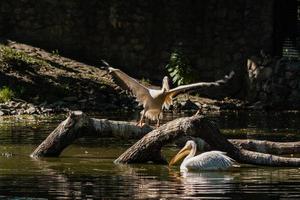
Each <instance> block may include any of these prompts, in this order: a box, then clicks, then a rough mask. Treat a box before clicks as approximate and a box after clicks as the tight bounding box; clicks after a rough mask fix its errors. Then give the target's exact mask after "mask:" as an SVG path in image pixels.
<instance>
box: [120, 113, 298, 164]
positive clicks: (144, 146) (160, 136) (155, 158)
mask: <svg viewBox="0 0 300 200" xmlns="http://www.w3.org/2000/svg"><path fill="white" fill-rule="evenodd" d="M182 136H192V137H200V138H202V139H203V140H204V141H205V142H207V143H208V144H209V145H210V147H211V148H213V149H216V150H220V151H225V152H227V154H228V155H229V156H230V157H232V158H233V159H235V160H236V161H238V162H241V163H248V164H255V165H265V166H300V158H287V157H280V156H275V155H272V154H264V153H259V152H254V151H249V150H245V149H242V148H238V147H237V146H235V145H233V144H232V143H230V142H229V141H228V140H227V139H226V138H225V137H224V135H222V134H221V133H220V130H219V128H218V127H217V125H216V124H215V123H213V122H212V121H211V120H209V119H208V118H206V117H204V116H193V117H185V118H179V119H176V120H173V121H171V122H168V123H166V124H164V125H163V126H161V127H159V128H158V129H155V130H153V131H151V132H150V133H148V134H147V135H145V136H144V137H143V138H142V139H140V140H139V141H137V142H136V143H135V144H134V145H133V146H131V147H130V148H129V149H127V150H126V151H125V152H124V153H123V154H122V155H121V156H120V157H119V158H117V159H116V160H115V163H141V162H149V161H151V162H155V163H166V159H165V158H164V157H163V155H161V148H162V146H164V145H166V144H167V143H169V142H171V141H173V140H175V139H177V138H179V137H182Z"/></svg>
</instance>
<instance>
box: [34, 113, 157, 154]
mask: <svg viewBox="0 0 300 200" xmlns="http://www.w3.org/2000/svg"><path fill="white" fill-rule="evenodd" d="M151 130H152V128H151V127H150V126H147V125H145V126H143V128H140V127H137V126H135V124H134V123H129V122H122V121H112V120H107V119H94V118H89V117H88V116H86V115H85V114H83V113H82V112H81V111H75V112H71V113H70V114H69V116H68V117H67V119H66V120H64V121H63V122H61V123H60V124H59V125H58V127H57V128H56V129H55V130H54V131H52V133H50V134H49V136H48V137H47V138H46V139H45V140H44V141H43V142H42V143H41V144H40V145H39V146H38V147H37V148H36V149H35V150H34V151H33V153H32V154H31V157H57V156H59V155H60V154H61V152H62V151H63V150H64V149H65V148H66V147H67V146H69V145H70V144H72V143H73V142H74V141H75V140H76V139H78V138H81V137H86V136H95V137H117V138H123V139H131V138H135V139H136V138H141V137H142V136H143V135H145V134H146V133H148V132H149V131H151Z"/></svg>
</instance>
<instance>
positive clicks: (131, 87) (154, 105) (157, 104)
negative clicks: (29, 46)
mask: <svg viewBox="0 0 300 200" xmlns="http://www.w3.org/2000/svg"><path fill="white" fill-rule="evenodd" d="M102 62H103V63H104V64H105V65H106V66H107V67H108V70H109V73H110V74H111V75H112V76H113V78H114V80H115V82H116V84H117V85H118V86H120V87H121V88H122V89H124V90H127V91H130V92H131V93H132V94H133V96H135V97H136V100H137V101H138V102H139V105H143V108H144V110H142V111H141V118H140V120H139V122H138V123H137V125H139V126H142V125H143V120H144V117H146V118H148V119H151V120H157V124H156V126H157V127H158V126H159V119H160V114H161V111H162V109H163V107H165V108H169V106H170V105H172V103H173V101H172V98H173V97H175V96H176V95H178V94H179V93H182V92H185V91H187V90H191V89H195V88H198V87H210V86H219V85H222V84H224V83H226V82H227V81H228V80H229V79H231V78H232V77H233V75H234V72H233V71H232V72H231V73H230V75H229V76H225V78H224V79H222V80H218V81H216V82H199V83H194V84H189V85H181V86H178V87H176V88H173V89H170V87H169V79H168V77H167V76H165V77H164V79H163V81H162V87H161V89H150V88H148V87H146V86H144V85H142V84H141V83H139V82H138V81H137V80H136V79H134V78H132V77H130V76H128V75H127V74H126V73H124V72H122V71H121V70H120V69H116V68H113V67H111V66H110V65H109V64H108V63H107V62H105V61H103V60H102Z"/></svg>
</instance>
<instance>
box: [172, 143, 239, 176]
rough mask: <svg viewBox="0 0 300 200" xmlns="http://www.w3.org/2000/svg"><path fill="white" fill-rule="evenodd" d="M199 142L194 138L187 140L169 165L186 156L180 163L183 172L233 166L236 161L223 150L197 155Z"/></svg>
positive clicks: (222, 168) (221, 168)
mask: <svg viewBox="0 0 300 200" xmlns="http://www.w3.org/2000/svg"><path fill="white" fill-rule="evenodd" d="M196 151H197V144H196V143H195V142H194V141H193V140H189V141H187V142H186V144H185V146H184V147H183V148H182V149H181V150H180V151H179V152H178V153H177V154H176V155H175V156H174V157H173V158H172V159H171V161H170V162H169V166H171V165H174V164H175V163H177V162H178V161H179V160H180V159H181V158H183V157H185V156H186V157H185V158H184V160H183V161H182V163H181V165H180V171H181V172H188V171H189V170H225V169H228V168H230V167H232V166H233V165H234V164H235V161H234V160H233V159H232V158H230V157H228V156H226V155H225V152H222V151H209V152H205V153H202V154H199V155H197V156H195V154H196Z"/></svg>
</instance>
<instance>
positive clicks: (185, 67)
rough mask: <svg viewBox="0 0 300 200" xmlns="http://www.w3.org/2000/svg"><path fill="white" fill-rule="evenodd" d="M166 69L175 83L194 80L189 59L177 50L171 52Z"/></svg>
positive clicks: (181, 83) (186, 82) (185, 82)
mask: <svg viewBox="0 0 300 200" xmlns="http://www.w3.org/2000/svg"><path fill="white" fill-rule="evenodd" d="M166 69H167V70H168V72H169V75H170V76H171V78H172V81H173V83H176V84H177V85H183V84H188V83H191V82H193V80H194V75H193V72H192V68H191V65H190V63H189V60H188V59H187V58H186V56H184V54H183V53H182V52H181V51H179V50H175V51H174V52H173V53H171V56H170V60H169V63H168V64H167V65H166Z"/></svg>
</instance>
